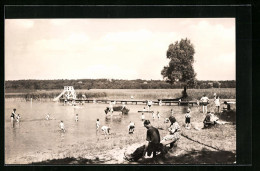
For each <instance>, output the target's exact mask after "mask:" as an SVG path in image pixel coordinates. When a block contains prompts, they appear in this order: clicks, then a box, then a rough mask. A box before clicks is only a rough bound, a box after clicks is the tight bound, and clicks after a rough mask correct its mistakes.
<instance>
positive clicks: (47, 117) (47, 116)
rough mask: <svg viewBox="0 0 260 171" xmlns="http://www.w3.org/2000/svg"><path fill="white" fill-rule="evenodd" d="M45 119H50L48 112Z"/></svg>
mask: <svg viewBox="0 0 260 171" xmlns="http://www.w3.org/2000/svg"><path fill="white" fill-rule="evenodd" d="M45 119H46V120H47V121H48V120H49V119H50V114H49V113H48V114H47V115H46V117H45Z"/></svg>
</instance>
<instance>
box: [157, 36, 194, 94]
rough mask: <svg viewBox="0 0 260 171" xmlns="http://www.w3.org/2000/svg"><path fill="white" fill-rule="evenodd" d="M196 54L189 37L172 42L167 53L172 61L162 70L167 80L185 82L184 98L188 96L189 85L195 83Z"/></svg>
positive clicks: (169, 81)
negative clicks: (194, 66) (194, 64)
mask: <svg viewBox="0 0 260 171" xmlns="http://www.w3.org/2000/svg"><path fill="white" fill-rule="evenodd" d="M194 54H195V50H194V46H193V44H192V43H191V42H190V40H189V39H187V38H186V39H181V40H180V41H176V42H175V43H174V44H170V45H169V48H168V50H167V53H166V57H167V58H168V59H170V61H169V64H168V65H167V66H165V67H164V68H163V70H162V71H161V74H162V76H163V78H164V79H166V82H168V83H170V84H174V83H176V82H178V81H180V82H181V83H183V86H184V91H183V94H182V96H183V97H182V98H187V92H186V89H187V87H189V86H193V85H194V83H195V77H196V73H195V72H194V68H193V63H194Z"/></svg>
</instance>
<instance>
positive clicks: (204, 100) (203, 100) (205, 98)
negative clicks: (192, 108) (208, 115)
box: [200, 96, 209, 102]
mask: <svg viewBox="0 0 260 171" xmlns="http://www.w3.org/2000/svg"><path fill="white" fill-rule="evenodd" d="M200 100H201V101H202V102H208V101H209V98H208V97H206V96H205V97H204V96H203V97H202V98H201V99H200Z"/></svg>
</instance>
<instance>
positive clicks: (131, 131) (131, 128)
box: [128, 121, 135, 134]
mask: <svg viewBox="0 0 260 171" xmlns="http://www.w3.org/2000/svg"><path fill="white" fill-rule="evenodd" d="M134 131H135V123H134V122H132V121H130V123H129V125H128V133H129V134H133V133H134Z"/></svg>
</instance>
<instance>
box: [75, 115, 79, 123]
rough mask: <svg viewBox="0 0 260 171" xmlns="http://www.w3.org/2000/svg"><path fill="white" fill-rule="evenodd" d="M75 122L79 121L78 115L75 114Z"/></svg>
mask: <svg viewBox="0 0 260 171" xmlns="http://www.w3.org/2000/svg"><path fill="white" fill-rule="evenodd" d="M75 121H76V122H78V121H79V115H78V114H76V117H75Z"/></svg>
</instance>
